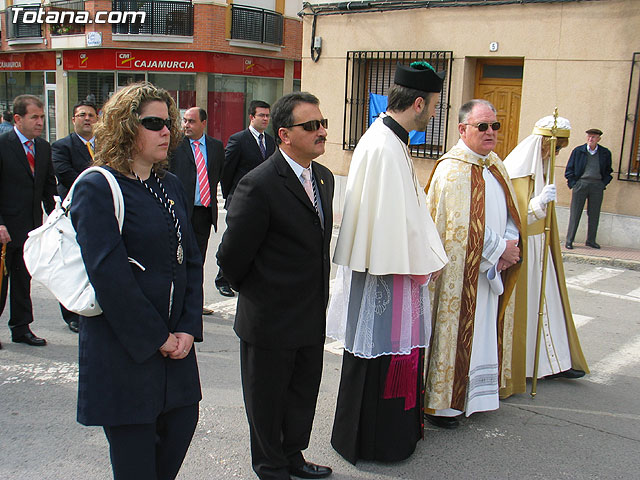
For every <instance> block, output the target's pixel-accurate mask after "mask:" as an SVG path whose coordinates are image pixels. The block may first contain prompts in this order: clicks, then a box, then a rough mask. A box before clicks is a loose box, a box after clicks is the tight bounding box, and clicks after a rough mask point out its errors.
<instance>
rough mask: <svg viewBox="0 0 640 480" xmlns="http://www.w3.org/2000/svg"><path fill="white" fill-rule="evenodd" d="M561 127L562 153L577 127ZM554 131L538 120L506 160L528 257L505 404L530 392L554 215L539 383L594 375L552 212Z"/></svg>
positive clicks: (518, 293) (559, 122) (547, 120)
mask: <svg viewBox="0 0 640 480" xmlns="http://www.w3.org/2000/svg"><path fill="white" fill-rule="evenodd" d="M555 122H556V137H557V143H556V153H557V152H559V151H560V149H561V148H563V147H566V146H567V145H568V144H569V134H570V131H571V125H570V123H569V120H567V119H566V118H562V117H558V118H557V119H556V120H555ZM553 127H554V117H553V116H551V115H550V116H547V117H544V118H541V119H540V120H538V121H537V122H536V124H535V127H534V130H533V133H532V134H531V135H529V136H528V137H527V138H525V139H524V140H523V141H522V142H520V143H519V144H518V146H517V147H516V148H514V149H513V151H512V152H511V153H510V154H509V155H508V156H507V158H506V159H505V160H504V166H505V168H506V169H507V172H508V173H509V177H510V178H511V181H512V182H513V188H514V190H515V192H516V197H517V200H518V207H519V210H520V222H521V224H522V231H523V234H522V251H523V253H524V254H523V262H522V268H521V271H520V275H519V277H518V282H517V284H516V290H515V300H516V304H515V311H514V327H513V355H512V362H511V373H512V376H511V379H510V381H509V382H507V385H506V386H505V387H504V388H502V389H501V390H500V396H501V397H503V398H504V397H508V396H509V395H512V394H514V393H522V392H524V391H525V390H526V378H527V377H529V378H530V377H532V376H533V365H534V359H535V350H536V336H537V330H538V309H539V302H540V294H541V288H540V287H541V282H542V262H543V260H542V257H543V252H544V246H545V238H544V223H545V218H546V217H547V216H549V215H550V216H551V224H550V228H551V229H550V232H549V235H550V236H551V237H550V243H549V257H548V260H547V275H546V280H545V284H546V288H545V294H544V304H543V309H542V311H543V316H542V335H541V337H540V338H541V340H540V347H539V363H538V378H542V377H551V378H559V377H563V378H580V377H582V376H584V374H585V372H588V371H589V369H588V366H587V362H586V360H585V358H584V355H583V354H582V349H581V347H580V341H579V339H578V334H577V331H576V327H575V324H574V323H573V316H572V314H571V306H570V304H569V295H568V293H567V286H566V283H565V276H564V267H563V264H562V254H561V250H560V238H559V236H558V224H557V221H556V216H555V209H553V208H548V206H549V204H550V202H552V201H555V197H556V188H555V185H553V184H549V183H548V180H547V178H548V173H549V172H548V170H549V165H550V161H549V159H550V156H551V151H550V148H551V142H550V139H551V135H552V128H553Z"/></svg>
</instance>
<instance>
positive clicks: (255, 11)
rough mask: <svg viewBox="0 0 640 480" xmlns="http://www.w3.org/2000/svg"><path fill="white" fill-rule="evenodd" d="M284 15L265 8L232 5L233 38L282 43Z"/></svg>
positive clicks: (273, 43)
mask: <svg viewBox="0 0 640 480" xmlns="http://www.w3.org/2000/svg"><path fill="white" fill-rule="evenodd" d="M282 31H283V16H282V15H281V14H280V13H278V12H273V11H271V10H265V9H263V8H254V7H245V6H242V5H235V4H233V5H231V38H232V39H233V40H249V41H252V42H260V43H269V44H272V45H282Z"/></svg>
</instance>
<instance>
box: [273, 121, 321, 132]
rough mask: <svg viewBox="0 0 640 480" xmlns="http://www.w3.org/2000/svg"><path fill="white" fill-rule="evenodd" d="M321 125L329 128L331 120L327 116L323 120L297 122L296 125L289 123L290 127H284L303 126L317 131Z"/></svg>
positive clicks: (307, 129) (308, 129)
mask: <svg viewBox="0 0 640 480" xmlns="http://www.w3.org/2000/svg"><path fill="white" fill-rule="evenodd" d="M320 125H322V128H328V127H329V120H327V119H326V118H323V119H322V120H309V121H308V122H303V123H296V124H295V125H289V126H288V127H284V128H293V127H302V128H304V129H305V130H306V131H307V132H315V131H316V130H318V129H319V128H320Z"/></svg>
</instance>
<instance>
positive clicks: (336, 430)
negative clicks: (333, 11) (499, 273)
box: [327, 62, 447, 464]
mask: <svg viewBox="0 0 640 480" xmlns="http://www.w3.org/2000/svg"><path fill="white" fill-rule="evenodd" d="M441 90H442V76H441V75H439V74H437V73H436V72H435V70H434V69H433V67H431V65H429V64H428V63H426V62H414V63H412V64H411V66H404V65H397V67H396V71H395V76H394V84H393V85H392V86H391V88H390V89H389V93H388V98H389V101H388V106H387V112H386V113H385V114H381V115H380V116H379V117H378V119H377V120H375V121H374V122H373V123H372V124H371V127H370V128H369V129H368V130H367V132H366V133H365V134H364V135H363V136H362V138H361V139H360V141H359V142H358V146H357V147H356V149H355V151H354V153H353V159H352V160H351V166H350V168H349V176H348V179H347V189H346V196H345V203H344V214H343V216H342V224H341V227H340V235H339V237H338V243H337V245H336V251H335V256H334V259H333V261H334V262H335V263H337V264H338V273H337V277H336V284H335V287H334V290H333V292H332V297H331V304H330V306H329V311H328V314H327V335H328V336H331V337H332V338H335V339H336V340H338V341H340V342H342V343H343V344H344V348H345V351H344V355H343V360H342V375H341V379H340V389H339V392H338V401H337V406H336V415H335V420H334V424H333V434H332V437H331V444H332V445H333V447H334V448H335V449H336V451H337V452H338V453H340V455H342V456H343V457H344V458H345V459H346V460H348V461H349V462H351V463H353V464H355V463H356V462H357V461H358V460H369V461H371V460H374V461H380V462H396V461H400V460H404V459H406V458H408V457H409V456H410V455H411V454H412V453H413V451H414V450H415V447H416V443H417V442H418V440H420V439H421V438H422V427H423V420H422V391H423V366H424V350H425V347H427V345H428V344H429V336H430V333H431V316H430V313H429V290H428V287H427V284H428V283H429V280H430V278H435V276H436V275H437V272H439V271H440V270H441V269H442V267H443V266H444V265H445V263H446V262H447V256H446V254H445V252H444V248H443V247H442V243H441V242H440V238H439V236H438V232H437V230H436V228H435V225H434V223H433V220H432V219H431V217H430V216H429V212H428V211H427V208H426V204H425V195H424V192H423V191H422V188H421V187H420V184H419V183H418V178H417V177H416V174H415V168H414V165H413V160H412V159H411V156H410V152H409V149H408V143H409V132H410V131H412V130H416V131H424V130H425V129H426V128H427V125H428V123H429V122H430V120H431V118H432V117H433V116H434V113H435V107H436V104H437V102H438V100H439V98H440V94H439V92H440V91H441Z"/></svg>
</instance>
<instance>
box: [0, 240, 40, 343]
mask: <svg viewBox="0 0 640 480" xmlns="http://www.w3.org/2000/svg"><path fill="white" fill-rule="evenodd" d="M22 248H23V244H17V245H14V242H9V243H8V244H7V256H6V258H5V263H6V267H7V271H8V275H7V276H6V277H4V279H3V281H2V290H1V291H0V314H2V312H3V310H4V306H5V304H6V302H7V288H8V287H9V284H11V289H10V290H9V328H11V335H12V336H13V337H14V338H15V337H20V336H22V335H24V334H25V333H27V332H28V331H29V324H30V323H31V322H33V307H32V305H31V275H29V271H28V270H27V267H26V266H25V265H24V258H23V256H22Z"/></svg>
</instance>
